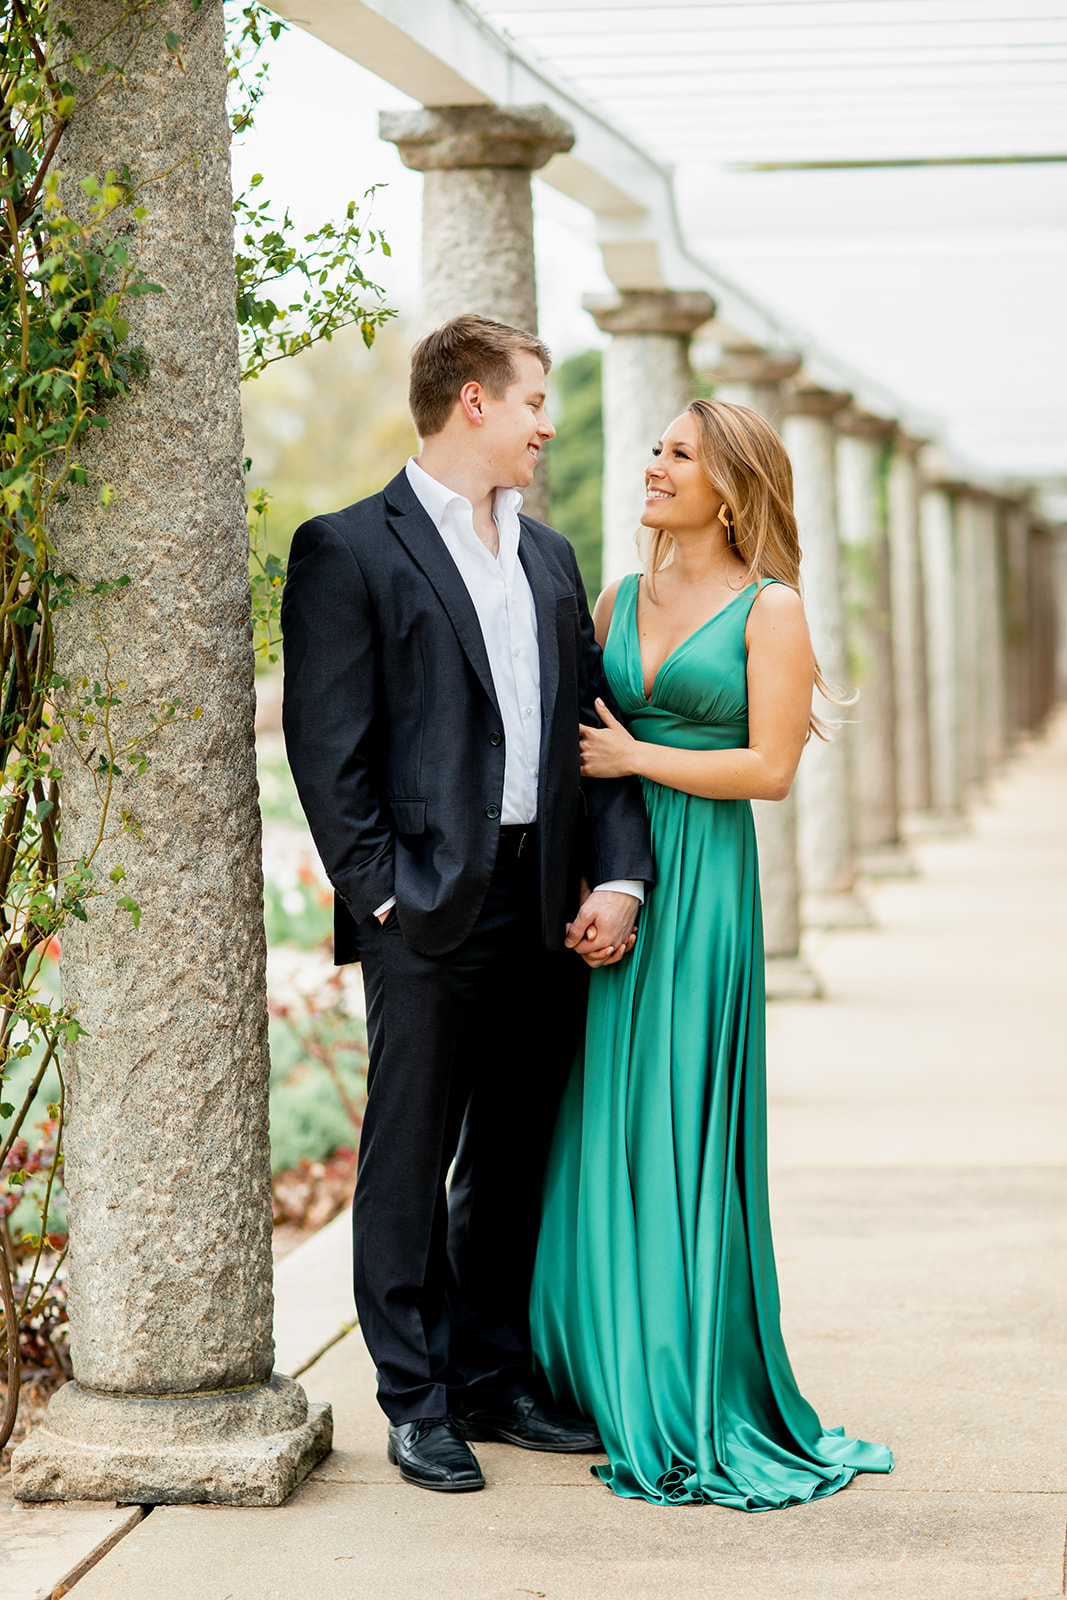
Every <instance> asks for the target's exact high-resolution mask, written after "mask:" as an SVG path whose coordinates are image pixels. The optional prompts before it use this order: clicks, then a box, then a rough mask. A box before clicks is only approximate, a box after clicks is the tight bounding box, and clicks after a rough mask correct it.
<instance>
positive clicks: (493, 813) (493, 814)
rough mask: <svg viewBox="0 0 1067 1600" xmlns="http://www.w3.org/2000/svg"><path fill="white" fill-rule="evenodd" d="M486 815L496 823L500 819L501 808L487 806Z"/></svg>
mask: <svg viewBox="0 0 1067 1600" xmlns="http://www.w3.org/2000/svg"><path fill="white" fill-rule="evenodd" d="M485 814H486V816H487V817H488V818H489V821H490V822H495V821H496V819H497V817H499V815H500V807H499V806H486V808H485Z"/></svg>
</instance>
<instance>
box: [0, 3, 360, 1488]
mask: <svg viewBox="0 0 1067 1600" xmlns="http://www.w3.org/2000/svg"><path fill="white" fill-rule="evenodd" d="M69 15H70V17H71V22H72V25H73V28H74V34H75V47H76V45H77V43H78V41H80V40H85V41H89V40H96V39H99V38H103V37H106V36H107V31H108V29H109V28H111V27H113V26H114V24H115V21H116V15H117V8H116V6H115V5H113V4H111V3H110V0H75V3H74V4H73V5H72V6H71V8H70V11H69ZM165 30H172V31H173V32H174V33H176V34H177V35H178V37H179V38H180V39H181V40H182V43H183V51H184V66H185V70H184V71H183V70H181V68H180V67H179V64H178V63H177V61H176V60H175V57H174V55H173V54H172V53H171V52H169V51H168V50H167V48H166V45H165V42H164V32H165ZM129 42H130V40H129V38H128V37H124V30H122V29H121V28H120V29H119V30H118V33H117V34H116V35H114V36H112V38H111V39H110V41H109V53H110V55H111V57H112V59H115V60H118V59H122V56H123V52H124V50H125V49H126V47H127V46H128V44H129ZM226 84H227V74H226V65H225V60H224V56H223V21H222V6H221V3H220V0H204V4H203V5H202V6H201V7H200V9H199V10H198V11H195V12H194V10H193V8H192V6H191V4H189V3H187V0H169V3H168V4H166V5H165V6H164V7H163V9H162V13H161V16H160V18H159V21H158V23H157V25H156V26H155V28H154V30H153V31H152V32H151V33H150V34H149V35H148V36H147V38H146V39H145V40H144V41H143V42H142V43H141V45H140V47H139V48H138V50H137V52H136V54H135V55H134V57H133V60H132V61H131V62H130V63H129V65H128V66H127V68H126V73H125V77H124V79H123V80H122V82H121V83H120V84H119V85H118V86H114V85H112V86H111V87H108V88H105V89H104V90H103V92H101V91H100V88H99V86H98V84H97V81H96V80H92V88H93V91H94V92H95V93H97V94H98V95H99V98H97V99H96V100H94V101H93V102H92V103H91V104H90V105H89V106H87V107H86V109H85V110H84V111H83V112H81V113H80V114H79V115H77V116H75V118H74V120H73V121H72V123H71V125H70V128H69V131H68V133H67V134H66V136H65V138H64V143H63V146H62V148H61V150H60V154H59V160H58V166H59V168H60V169H61V170H62V171H63V172H64V173H66V174H68V175H69V182H70V185H71V192H72V193H73V195H74V196H75V197H76V196H77V193H78V191H77V188H76V186H75V180H77V179H80V178H81V177H82V176H84V175H97V176H99V175H100V174H101V173H102V172H106V171H107V170H108V169H109V168H110V169H113V170H118V169H121V167H122V165H123V163H124V162H129V164H130V166H131V170H132V171H133V174H134V177H135V179H142V180H152V179H155V178H156V176H157V174H162V173H165V174H166V176H165V177H162V178H160V179H159V180H158V181H156V182H148V183H147V184H146V186H145V187H144V188H142V189H141V191H140V193H139V196H138V198H139V202H140V203H141V204H143V205H145V206H147V207H148V212H149V215H148V222H147V237H146V242H145V250H144V254H143V256H142V258H141V265H142V267H143V269H144V271H145V272H146V273H147V275H148V277H149V278H150V279H154V280H155V281H156V282H158V283H160V284H161V285H162V286H163V291H164V292H163V293H162V294H159V295H146V296H144V297H143V298H140V299H136V300H134V301H132V302H131V303H130V305H129V308H128V313H127V314H128V316H129V319H130V327H131V333H130V337H131V340H133V341H135V342H138V343H140V344H142V345H143V346H144V348H145V350H146V351H147V353H148V355H149V357H150V360H151V376H150V378H149V380H148V382H147V383H146V384H144V385H142V386H140V387H139V388H138V389H137V391H136V392H135V394H134V395H133V396H132V398H131V399H130V400H129V401H128V402H126V403H124V404H121V405H115V406H113V407H112V408H111V409H110V412H109V417H110V423H111V426H110V427H109V429H108V430H107V432H106V433H100V432H98V431H96V430H90V432H89V434H88V435H87V436H86V439H85V441H84V442H83V444H82V446H81V447H80V450H81V460H82V461H83V462H84V465H85V467H86V469H87V471H88V474H89V478H90V482H91V484H92V488H91V489H90V490H75V491H74V493H73V494H72V496H71V499H70V502H69V504H68V505H67V506H66V508H65V509H64V510H62V511H61V512H59V513H57V516H56V519H55V526H56V533H57V547H58V553H57V560H58V562H59V563H60V564H61V565H62V567H64V568H66V569H68V570H70V571H71V572H73V573H74V574H75V575H76V576H77V578H78V579H80V580H81V583H82V585H83V587H82V589H81V592H80V593H79V594H78V596H77V598H76V599H75V601H74V603H73V605H72V606H71V608H70V610H69V611H68V612H63V613H60V614H58V616H57V658H58V667H59V670H60V671H61V672H62V673H64V674H66V675H69V676H71V677H77V676H80V675H82V674H84V675H86V676H87V677H88V678H89V680H90V681H92V680H94V679H99V680H100V681H101V682H103V681H104V678H105V673H107V674H108V675H109V678H110V681H111V683H112V684H114V685H117V686H119V687H121V688H122V693H121V696H120V698H121V701H122V704H121V706H120V707H118V708H116V710H115V713H114V719H113V724H112V735H113V738H114V741H115V744H116V745H117V747H118V748H119V750H121V749H122V747H123V745H124V743H125V741H126V740H127V739H128V738H130V737H136V736H138V735H145V734H147V733H148V732H149V730H150V728H151V721H150V718H151V714H152V712H153V711H154V712H156V713H158V711H159V707H160V705H161V703H162V702H163V701H164V700H169V699H171V698H172V697H174V696H176V695H180V696H181V698H182V705H183V708H185V709H187V710H188V711H189V712H191V711H193V709H194V708H200V710H201V712H202V714H201V715H200V717H199V719H198V720H195V721H194V720H189V719H186V720H183V721H181V722H179V723H177V724H176V725H174V726H171V727H169V728H167V729H166V730H165V731H163V732H162V733H160V734H158V735H157V736H156V737H154V738H153V739H152V740H151V742H150V743H149V744H148V745H147V746H146V753H147V754H148V755H150V757H151V765H150V766H149V767H148V770H147V772H146V773H145V774H144V776H142V777H139V778H132V779H131V778H129V777H127V776H122V777H120V778H118V779H117V780H116V793H115V798H114V801H113V807H112V811H111V814H110V817H109V821H108V830H109V832H112V833H114V832H116V831H117V829H118V824H119V815H120V811H121V810H123V809H124V808H125V809H126V810H128V811H129V812H130V813H131V814H132V816H133V817H134V818H136V822H137V831H136V832H126V833H124V834H122V836H121V837H116V838H115V839H114V841H113V842H112V841H111V840H108V841H106V842H105V844H104V846H103V848H102V850H101V852H100V854H99V855H98V856H97V858H96V862H95V871H96V876H97V881H98V882H99V883H101V884H102V886H103V887H104V888H108V887H109V884H108V873H109V870H110V868H111V866H112V864H113V863H114V862H115V861H120V862H121V863H122V865H123V867H124V868H125V872H126V877H125V880H124V882H123V884H122V889H123V891H125V892H128V893H129V894H130V895H132V896H133V898H134V899H135V900H136V901H138V902H139V904H140V906H141V923H140V928H139V929H135V928H134V926H133V924H132V922H131V920H130V916H129V914H128V912H126V911H124V910H119V909H118V908H117V907H116V905H115V901H114V898H113V897H112V898H105V899H96V900H94V901H92V902H91V904H90V907H89V916H88V921H87V922H86V923H84V924H82V923H79V922H71V923H69V924H68V926H67V927H66V928H65V930H64V932H63V937H62V947H63V948H62V962H61V969H62V980H63V991H64V996H65V998H66V999H67V1000H68V1001H70V1002H71V1003H72V1004H73V1005H74V1006H75V1007H76V1010H77V1015H78V1019H79V1021H80V1022H81V1024H82V1027H83V1028H84V1029H85V1033H84V1035H83V1036H82V1037H81V1038H80V1039H79V1040H78V1041H77V1043H76V1044H75V1045H72V1046H70V1047H69V1048H68V1049H67V1050H66V1052H65V1057H64V1059H65V1070H66V1076H67V1085H68V1117H69V1120H68V1124H67V1130H66V1135H65V1139H64V1143H65V1149H66V1180H67V1186H68V1190H69V1197H70V1332H71V1355H72V1359H73V1363H74V1381H73V1382H72V1383H69V1384H67V1385H66V1386H65V1387H64V1388H62V1389H60V1390H59V1391H58V1392H57V1393H56V1394H55V1395H54V1396H53V1398H52V1400H51V1402H50V1404H49V1407H48V1412H47V1415H46V1418H45V1421H44V1425H43V1427H42V1428H39V1429H38V1430H37V1431H36V1432H35V1433H34V1434H32V1435H31V1437H30V1438H29V1439H28V1440H27V1441H26V1442H25V1443H24V1444H22V1445H20V1446H19V1448H18V1449H17V1450H16V1451H15V1455H14V1461H13V1478H14V1487H15V1493H16V1495H18V1496H19V1497H20V1498H22V1499H28V1500H65V1499H71V1500H117V1501H122V1502H133V1501H147V1502H163V1503H168V1504H169V1503H178V1502H187V1501H213V1502H216V1503H221V1504H228V1505H274V1504H277V1503H278V1502H280V1501H281V1500H283V1499H284V1498H285V1497H286V1496H287V1495H288V1494H289V1493H290V1492H291V1490H292V1489H293V1488H294V1487H295V1485H296V1484H297V1483H298V1482H299V1481H300V1479H301V1478H302V1477H303V1476H304V1475H305V1474H306V1473H307V1472H308V1471H309V1469H310V1468H311V1466H312V1465H313V1464H314V1463H315V1461H317V1460H318V1459H319V1458H320V1457H321V1456H322V1455H324V1454H325V1453H326V1451H327V1450H328V1449H329V1445H330V1432H331V1425H330V1413H329V1407H328V1406H313V1407H311V1408H310V1409H309V1407H308V1403H307V1400H306V1399H305V1396H304V1392H303V1390H302V1389H301V1388H300V1386H299V1385H298V1384H295V1383H293V1382H292V1380H291V1379H289V1378H283V1377H275V1376H272V1368H273V1354H274V1345H273V1338H272V1263H271V1200H270V1147H269V1140H268V1121H267V1082H268V1076H269V1058H268V1051H267V1014H266V990H265V973H264V959H265V951H264V938H263V909H262V889H263V885H262V874H261V865H260V824H259V811H258V807H257V791H256V768H255V751H254V745H253V734H252V718H253V685H252V644H251V637H250V626H249V589H248V531H247V526H246V523H245V517H244V506H243V495H242V487H241V454H242V439H241V416H240V403H239V395H238V371H237V338H236V322H235V315H234V277H233V246H232V237H233V233H232V220H231V202H230V175H229V159H228V148H229V127H228V122H227V117H226ZM78 87H79V89H81V90H83V89H84V88H85V87H86V85H85V84H84V83H82V84H80V85H79V86H78ZM194 156H195V159H192V158H193V157H194ZM101 479H103V480H104V481H107V482H110V483H111V484H112V485H113V486H114V488H115V490H116V492H117V503H116V505H115V506H113V507H112V508H111V509H110V510H106V511H105V510H104V509H102V508H101V506H100V505H99V504H98V501H97V494H96V487H97V484H98V482H99V481H100V480H101ZM122 574H127V575H128V576H129V578H130V579H131V582H130V584H129V587H128V588H126V589H125V590H123V591H120V593H119V594H118V595H117V596H114V597H112V598H110V599H106V600H105V599H102V598H100V597H94V596H93V595H92V594H91V593H90V592H89V586H90V585H91V584H93V583H94V582H95V581H96V580H97V579H100V578H112V579H114V578H118V577H119V576H120V575H122ZM101 641H103V642H101ZM105 647H106V651H107V652H108V654H107V655H105ZM123 685H125V687H122V686H123ZM76 743H77V741H76V740H74V739H70V740H68V741H66V742H65V744H64V746H62V747H61V749H63V750H66V751H67V755H66V759H65V761H64V786H63V854H64V855H65V856H68V857H71V858H75V859H76V858H77V857H78V856H79V855H81V854H83V853H85V852H87V851H88V850H89V849H90V848H91V846H92V844H93V841H94V839H95V836H96V833H97V830H98V827H99V824H100V806H99V802H98V789H97V783H98V780H97V778H96V777H95V776H94V773H93V771H92V768H93V767H95V766H96V765H97V757H98V755H99V752H100V746H99V745H98V746H96V747H93V748H88V749H87V750H86V752H85V754H86V757H87V759H84V760H83V759H79V756H78V754H76V751H75V749H74V748H68V747H73V746H75V745H76ZM119 765H120V767H122V768H123V769H125V768H127V767H128V766H129V763H128V762H127V761H126V760H125V759H121V760H120V761H119Z"/></svg>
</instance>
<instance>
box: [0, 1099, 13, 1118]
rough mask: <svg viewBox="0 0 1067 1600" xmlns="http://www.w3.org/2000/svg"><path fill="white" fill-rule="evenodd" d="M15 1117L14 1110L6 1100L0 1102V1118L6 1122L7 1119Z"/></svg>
mask: <svg viewBox="0 0 1067 1600" xmlns="http://www.w3.org/2000/svg"><path fill="white" fill-rule="evenodd" d="M14 1115H15V1108H14V1106H13V1105H12V1104H11V1103H10V1101H8V1100H3V1101H0V1117H3V1119H4V1121H5V1122H6V1121H7V1119H8V1117H13V1116H14Z"/></svg>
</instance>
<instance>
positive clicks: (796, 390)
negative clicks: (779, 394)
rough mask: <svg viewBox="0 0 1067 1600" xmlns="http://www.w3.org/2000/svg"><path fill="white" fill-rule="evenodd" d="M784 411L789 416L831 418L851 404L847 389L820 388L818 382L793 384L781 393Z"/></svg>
mask: <svg viewBox="0 0 1067 1600" xmlns="http://www.w3.org/2000/svg"><path fill="white" fill-rule="evenodd" d="M783 400H784V402H785V412H786V415H787V416H790V417H826V418H827V419H828V420H832V419H833V418H834V417H836V416H837V415H838V413H839V412H841V411H844V409H845V407H846V406H850V405H851V404H852V396H851V395H850V394H849V392H848V390H847V389H821V388H820V387H819V386H818V384H814V383H813V384H804V385H803V386H798V385H795V384H794V385H793V387H792V388H789V389H787V390H786V391H785V393H784V395H783Z"/></svg>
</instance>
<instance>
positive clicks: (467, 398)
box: [459, 381, 485, 428]
mask: <svg viewBox="0 0 1067 1600" xmlns="http://www.w3.org/2000/svg"><path fill="white" fill-rule="evenodd" d="M459 404H460V409H461V410H462V412H463V415H464V416H465V417H466V419H467V421H468V422H471V423H473V424H474V426H475V427H476V428H480V427H481V426H482V423H483V422H484V421H485V390H484V389H483V388H482V386H481V384H480V383H476V382H474V381H472V382H470V383H465V384H464V385H463V387H462V389H461V390H460V391H459Z"/></svg>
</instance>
